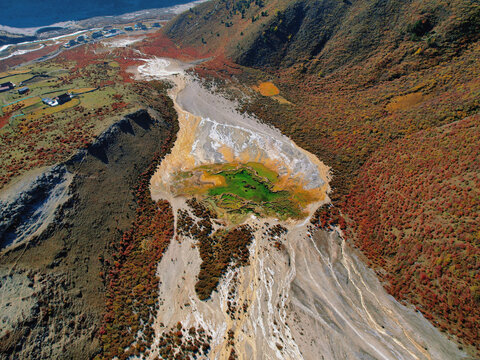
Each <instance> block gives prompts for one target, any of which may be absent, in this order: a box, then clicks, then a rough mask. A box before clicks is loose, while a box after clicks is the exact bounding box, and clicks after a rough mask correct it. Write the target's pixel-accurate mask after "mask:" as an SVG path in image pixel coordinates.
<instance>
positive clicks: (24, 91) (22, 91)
mask: <svg viewBox="0 0 480 360" xmlns="http://www.w3.org/2000/svg"><path fill="white" fill-rule="evenodd" d="M29 91H30V89H29V88H28V87H27V86H24V87H22V88H20V89H18V93H19V94H20V95H23V94H26V93H28V92H29Z"/></svg>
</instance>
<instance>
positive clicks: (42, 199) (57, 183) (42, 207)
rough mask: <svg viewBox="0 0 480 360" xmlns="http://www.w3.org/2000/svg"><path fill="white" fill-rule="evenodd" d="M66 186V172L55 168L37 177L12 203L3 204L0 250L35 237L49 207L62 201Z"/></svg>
mask: <svg viewBox="0 0 480 360" xmlns="http://www.w3.org/2000/svg"><path fill="white" fill-rule="evenodd" d="M66 182H67V169H66V168H65V166H64V165H56V166H54V167H52V168H51V169H50V170H48V171H47V172H44V173H43V174H41V175H39V176H38V177H36V178H35V179H34V180H33V181H32V182H31V183H30V184H28V185H27V186H26V188H24V189H22V191H21V192H19V193H18V194H17V195H16V197H14V198H13V199H9V200H0V248H3V247H6V246H8V245H12V244H15V243H16V242H18V241H21V240H22V239H25V238H27V237H28V236H30V235H32V234H33V233H35V231H36V230H38V229H39V228H40V226H41V225H42V223H44V222H45V221H46V218H45V215H48V214H46V212H48V207H49V205H51V206H54V204H53V203H54V202H56V201H61V197H62V193H63V192H64V190H65V187H66V185H67V184H66Z"/></svg>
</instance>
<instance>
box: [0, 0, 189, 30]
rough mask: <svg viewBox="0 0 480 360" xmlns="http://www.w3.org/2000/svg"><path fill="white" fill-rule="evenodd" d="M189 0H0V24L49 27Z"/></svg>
mask: <svg viewBox="0 0 480 360" xmlns="http://www.w3.org/2000/svg"><path fill="white" fill-rule="evenodd" d="M188 2H190V1H188V0H104V1H98V0H82V1H74V0H46V1H39V0H23V1H11V0H0V8H1V11H0V25H4V26H11V27H15V28H30V27H39V26H48V25H51V24H55V23H58V22H64V21H69V20H84V19H88V18H92V17H95V16H115V15H122V14H126V13H130V12H135V11H139V10H145V9H156V8H165V7H171V6H175V5H180V4H186V3H188Z"/></svg>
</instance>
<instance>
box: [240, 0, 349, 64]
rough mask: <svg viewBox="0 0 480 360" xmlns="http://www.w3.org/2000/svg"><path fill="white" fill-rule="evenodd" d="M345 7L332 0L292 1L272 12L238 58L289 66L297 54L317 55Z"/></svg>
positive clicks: (245, 62)
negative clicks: (267, 20) (270, 19)
mask: <svg viewBox="0 0 480 360" xmlns="http://www.w3.org/2000/svg"><path fill="white" fill-rule="evenodd" d="M347 8H348V5H347V4H345V3H343V2H339V1H332V0H326V1H300V2H295V3H293V4H292V5H291V6H290V7H288V8H287V9H286V10H285V11H284V12H281V13H279V14H277V16H275V18H274V19H273V21H272V22H271V24H270V26H269V28H268V29H266V30H265V31H264V33H262V34H260V36H258V37H257V38H256V39H255V40H254V42H253V43H252V45H251V47H250V48H249V49H248V50H247V51H245V52H244V53H243V54H241V56H240V57H239V58H238V59H237V61H238V62H239V63H240V64H242V65H245V66H266V65H268V66H290V65H292V64H294V63H295V62H296V61H297V60H298V59H299V58H303V57H305V58H311V57H313V56H316V55H318V54H319V53H320V52H321V50H322V49H323V47H324V46H325V44H326V43H327V41H328V40H329V39H330V38H331V36H332V35H333V34H334V33H335V30H336V28H337V26H338V25H339V21H338V20H339V19H340V18H342V17H343V16H344V14H345V12H346V10H347Z"/></svg>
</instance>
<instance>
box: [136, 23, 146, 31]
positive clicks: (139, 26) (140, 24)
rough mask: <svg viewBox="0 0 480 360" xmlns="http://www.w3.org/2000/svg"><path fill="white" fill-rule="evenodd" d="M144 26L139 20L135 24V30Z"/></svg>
mask: <svg viewBox="0 0 480 360" xmlns="http://www.w3.org/2000/svg"><path fill="white" fill-rule="evenodd" d="M142 26H144V25H143V24H142V23H141V22H138V23H136V24H135V30H140V29H141V28H142Z"/></svg>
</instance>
